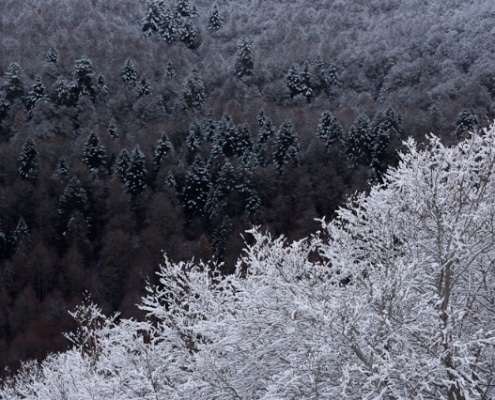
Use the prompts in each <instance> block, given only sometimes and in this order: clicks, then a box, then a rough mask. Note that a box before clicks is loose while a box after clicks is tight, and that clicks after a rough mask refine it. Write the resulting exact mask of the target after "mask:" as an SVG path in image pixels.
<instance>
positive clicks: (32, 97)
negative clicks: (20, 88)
mask: <svg viewBox="0 0 495 400" xmlns="http://www.w3.org/2000/svg"><path fill="white" fill-rule="evenodd" d="M46 98H47V96H46V88H45V85H43V82H42V81H41V77H39V76H38V77H36V80H35V81H34V84H33V87H32V88H31V90H30V91H29V92H28V95H27V99H26V108H27V110H28V111H29V112H31V111H32V110H33V108H34V107H35V106H36V104H38V103H39V102H40V101H41V100H44V99H46Z"/></svg>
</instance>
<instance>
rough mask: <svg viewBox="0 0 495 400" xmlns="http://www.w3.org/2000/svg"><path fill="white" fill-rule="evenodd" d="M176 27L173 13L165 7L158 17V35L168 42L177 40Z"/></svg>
mask: <svg viewBox="0 0 495 400" xmlns="http://www.w3.org/2000/svg"><path fill="white" fill-rule="evenodd" d="M177 34H178V27H177V23H176V21H175V17H174V13H173V12H172V11H171V10H170V9H167V10H165V11H164V12H163V14H162V18H161V19H160V37H161V38H162V39H163V40H165V42H167V43H168V44H172V43H174V42H175V41H176V40H177Z"/></svg>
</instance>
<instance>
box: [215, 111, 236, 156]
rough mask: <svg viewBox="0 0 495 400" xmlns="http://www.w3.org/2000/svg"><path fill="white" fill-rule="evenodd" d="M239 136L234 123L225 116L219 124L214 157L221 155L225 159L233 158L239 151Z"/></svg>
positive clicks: (216, 131) (216, 132)
mask: <svg viewBox="0 0 495 400" xmlns="http://www.w3.org/2000/svg"><path fill="white" fill-rule="evenodd" d="M236 141H237V135H236V128H235V126H234V122H233V121H232V118H231V117H230V116H229V115H224V116H223V117H222V119H220V120H219V121H218V123H217V127H216V130H215V135H214V138H213V149H212V155H213V156H214V157H215V156H218V155H220V154H223V155H225V157H233V156H234V154H236V150H237V143H236Z"/></svg>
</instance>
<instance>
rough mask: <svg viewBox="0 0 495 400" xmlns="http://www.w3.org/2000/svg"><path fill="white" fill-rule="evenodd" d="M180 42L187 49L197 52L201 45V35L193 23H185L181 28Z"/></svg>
mask: <svg viewBox="0 0 495 400" xmlns="http://www.w3.org/2000/svg"><path fill="white" fill-rule="evenodd" d="M179 40H180V41H181V42H182V43H184V44H185V45H186V47H187V48H189V49H192V50H195V49H197V48H198V47H199V46H200V44H201V33H200V31H199V29H198V28H197V26H196V25H194V23H193V22H189V21H187V22H185V23H184V24H183V25H182V26H181V28H180V35H179Z"/></svg>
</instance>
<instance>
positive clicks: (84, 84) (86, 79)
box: [75, 56, 96, 103]
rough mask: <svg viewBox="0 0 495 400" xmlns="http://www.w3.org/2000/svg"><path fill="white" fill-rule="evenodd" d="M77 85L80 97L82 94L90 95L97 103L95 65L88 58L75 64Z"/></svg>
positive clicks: (82, 58) (81, 59)
mask: <svg viewBox="0 0 495 400" xmlns="http://www.w3.org/2000/svg"><path fill="white" fill-rule="evenodd" d="M75 69H76V71H75V78H76V79H75V84H76V88H77V93H78V97H79V96H80V95H81V94H87V95H89V98H90V99H91V101H92V102H93V103H96V85H95V79H94V70H93V63H92V62H91V60H90V59H89V58H88V57H85V56H84V57H81V58H80V59H78V60H76V62H75Z"/></svg>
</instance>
